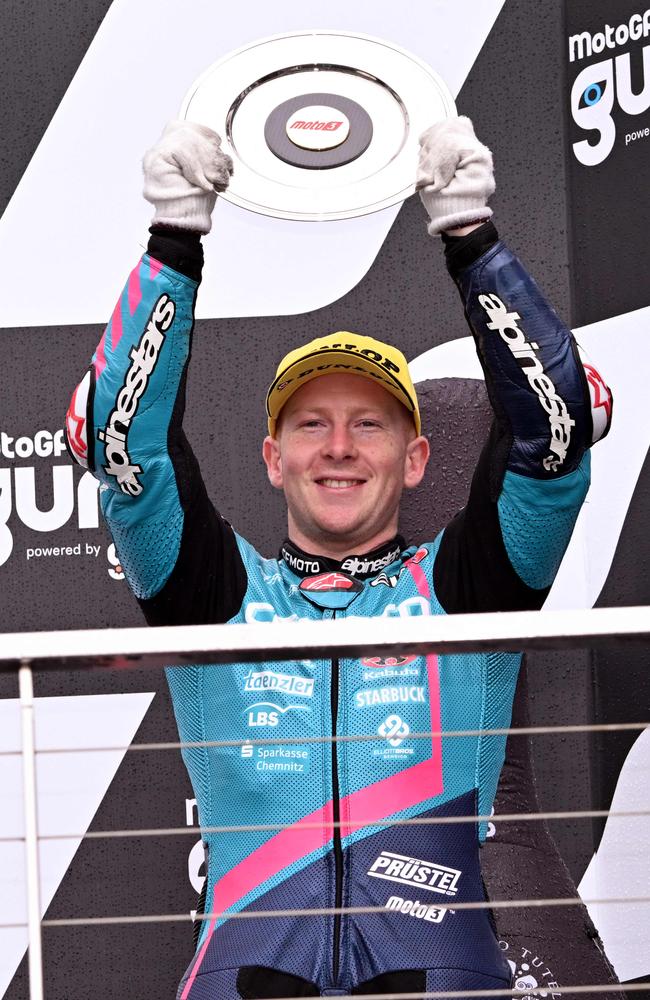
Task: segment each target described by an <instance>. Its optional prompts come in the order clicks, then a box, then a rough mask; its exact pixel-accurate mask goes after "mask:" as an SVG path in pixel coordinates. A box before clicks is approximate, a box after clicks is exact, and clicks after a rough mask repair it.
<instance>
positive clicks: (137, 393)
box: [97, 295, 176, 497]
mask: <svg viewBox="0 0 650 1000" xmlns="http://www.w3.org/2000/svg"><path fill="white" fill-rule="evenodd" d="M175 312H176V306H175V305H174V303H173V302H172V300H171V299H170V298H169V296H168V295H161V296H160V298H159V299H158V301H157V302H156V304H155V306H154V307H153V310H152V312H151V316H150V318H149V322H148V323H147V326H146V329H145V331H144V333H143V334H142V337H141V338H140V342H139V343H138V345H137V346H136V347H132V348H131V350H130V351H129V357H130V358H131V361H132V364H131V367H130V368H129V370H128V372H127V373H126V377H125V379H124V384H123V386H122V388H121V389H120V391H119V392H118V394H117V398H116V400H115V406H114V407H113V409H112V410H111V413H110V414H109V417H108V421H107V423H106V428H105V429H104V430H98V431H97V437H98V438H99V440H100V441H103V443H104V449H105V458H106V464H105V465H104V471H105V472H106V474H107V475H109V476H114V477H115V479H116V480H117V482H118V484H119V487H120V489H121V490H122V492H123V493H126V494H127V496H131V497H137V496H139V495H140V494H141V493H142V490H143V486H142V483H141V482H140V481H139V479H138V473H141V472H142V468H141V466H139V465H134V464H133V462H132V461H131V457H130V455H129V450H128V441H127V439H128V435H129V428H130V426H131V421H132V420H133V418H134V417H135V415H136V413H137V412H138V406H139V404H140V399H141V398H142V396H143V394H144V391H145V389H146V388H147V385H148V383H149V379H150V378H151V375H152V373H153V371H154V368H155V367H156V364H157V362H158V358H159V357H160V351H161V349H162V346H163V343H164V341H165V332H166V331H167V330H168V329H169V327H170V326H171V324H172V320H173V319H174V314H175Z"/></svg>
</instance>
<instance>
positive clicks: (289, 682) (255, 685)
mask: <svg viewBox="0 0 650 1000" xmlns="http://www.w3.org/2000/svg"><path fill="white" fill-rule="evenodd" d="M244 691H283V692H284V693H285V694H292V695H295V696H297V697H298V698H311V697H312V695H313V693H314V679H313V677H299V676H298V675H296V674H282V673H280V672H279V671H277V670H251V671H250V672H249V673H248V674H246V677H245V679H244Z"/></svg>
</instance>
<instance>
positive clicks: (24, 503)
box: [0, 429, 99, 566]
mask: <svg viewBox="0 0 650 1000" xmlns="http://www.w3.org/2000/svg"><path fill="white" fill-rule="evenodd" d="M63 455H65V443H64V437H63V430H57V431H54V432H52V431H49V430H46V429H42V430H38V431H36V433H35V434H33V435H18V436H12V435H10V434H9V433H7V432H6V431H2V432H0V458H2V459H5V460H7V461H8V462H9V463H10V465H11V467H10V468H0V566H2V565H4V563H6V562H7V560H8V559H9V557H10V555H11V553H12V550H13V546H14V539H13V535H12V532H11V529H10V528H9V524H8V522H9V518H10V516H11V514H12V512H15V514H16V517H17V518H18V520H19V521H20V522H21V523H22V524H23V525H25V527H26V528H29V529H30V530H31V531H34V532H39V537H38V538H37V539H34V540H33V541H31V540H30V546H29V547H28V548H27V549H26V551H25V555H26V558H27V560H35V559H40V558H45V557H48V558H50V557H51V558H57V559H62V558H65V557H69V556H77V555H80V554H81V553H82V549H83V552H84V553H86V554H92V555H94V556H96V555H97V554H98V551H99V546H97V545H90V546H88V545H86V543H84V545H83V546H82V545H81V543H80V542H79V541H78V540H77V539H75V545H65V544H64V545H63V546H56V545H54V546H53V545H51V544H50V540H49V539H46V540H45V541H46V542H47V544H45V545H44V544H43V539H42V534H43V533H50V532H54V531H57V530H58V529H59V528H62V527H63V526H64V525H65V524H67V523H68V522H69V521H70V520H71V518H72V517H73V515H74V513H75V507H76V512H77V527H79V528H80V529H84V528H97V526H98V524H99V515H98V506H97V486H98V484H97V480H96V479H94V478H93V476H91V474H90V473H89V472H86V473H84V475H83V476H82V477H81V479H80V480H79V482H78V483H77V484H76V486H75V480H74V475H73V468H72V465H71V464H70V463H69V462H68V461H66V462H65V464H62V463H59V462H56V459H58V458H60V457H61V456H63ZM44 459H45V460H49V461H47V462H46V463H44V462H43V460H44ZM22 462H26V463H28V464H25V465H23V464H22ZM43 464H46V465H47V468H46V469H45V470H43V471H41V468H40V467H42V466H43ZM37 466H38V467H39V468H38V471H37Z"/></svg>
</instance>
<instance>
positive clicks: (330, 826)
mask: <svg viewBox="0 0 650 1000" xmlns="http://www.w3.org/2000/svg"><path fill="white" fill-rule="evenodd" d="M646 816H650V809H631V810H625V811H621V812H613V811H612V810H611V809H578V810H574V811H569V812H566V811H564V812H532V813H502V814H498V813H497V814H495V813H490V815H489V816H488V815H485V816H472V815H467V816H418V817H414V818H409V819H367V820H364V819H355V821H354V825H355V827H358V826H361V827H368V826H380V827H382V828H384V827H389V826H449V825H453V824H454V823H495V824H498V823H519V822H524V823H529V822H533V821H534V820H539V821H542V822H545V823H546V822H548V821H549V820H560V819H562V820H566V819H610V818H611V819H640V818H644V817H646ZM292 826H294V824H293V823H242V824H240V825H238V826H203V827H198V826H170V827H151V828H149V829H147V828H143V829H140V830H136V829H133V830H87V831H86V832H85V833H84V832H83V831H78V832H77V833H46V834H41V835H40V836H39V838H38V839H39V841H41V840H79V839H81V840H115V839H123V838H127V837H178V836H187V835H188V834H192V835H193V836H194V837H196V835H197V834H200V835H201V836H204V835H205V834H208V833H227V834H231V833H270V832H278V831H280V830H289V829H291V827H292ZM349 826H350V820H322V822H320V823H316V822H314V823H308V822H301V823H300V829H301V830H335V829H342V828H343V827H346V828H347V827H349ZM24 840H25V838H24V837H0V844H5V843H12V844H13V843H17V842H20V841H24Z"/></svg>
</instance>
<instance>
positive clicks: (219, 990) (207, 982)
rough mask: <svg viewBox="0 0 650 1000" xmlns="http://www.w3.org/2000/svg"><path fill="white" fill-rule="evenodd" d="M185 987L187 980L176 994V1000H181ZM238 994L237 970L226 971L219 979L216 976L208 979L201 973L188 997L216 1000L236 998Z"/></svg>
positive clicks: (191, 999) (219, 975)
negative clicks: (217, 998) (216, 998)
mask: <svg viewBox="0 0 650 1000" xmlns="http://www.w3.org/2000/svg"><path fill="white" fill-rule="evenodd" d="M184 986H185V979H183V981H182V982H181V984H180V986H179V987H178V992H177V993H176V1000H180V998H181V995H182V993H183V988H184ZM236 996H238V993H237V969H224V971H223V972H220V973H219V974H218V976H217V977H215V976H214V975H212V976H210V978H209V979H206V978H205V976H202V975H201V974H200V973H199V974H198V975H197V977H196V979H195V980H194V982H193V983H192V989H191V990H190V993H189V995H188V1000H215V997H220V998H225V997H236Z"/></svg>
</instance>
